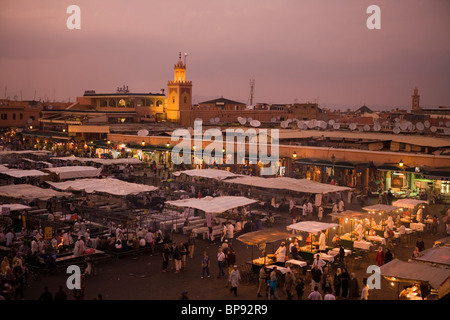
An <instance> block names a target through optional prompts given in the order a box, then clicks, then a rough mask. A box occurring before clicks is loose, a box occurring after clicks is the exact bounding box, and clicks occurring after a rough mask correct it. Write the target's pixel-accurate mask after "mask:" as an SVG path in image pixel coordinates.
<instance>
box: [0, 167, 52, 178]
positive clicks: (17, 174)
mask: <svg viewBox="0 0 450 320" xmlns="http://www.w3.org/2000/svg"><path fill="white" fill-rule="evenodd" d="M0 173H1V174H5V175H8V176H10V177H14V178H24V177H41V176H48V174H47V173H45V172H42V171H39V170H21V169H8V170H2V171H0Z"/></svg>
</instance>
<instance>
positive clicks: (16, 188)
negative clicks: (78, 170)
mask: <svg viewBox="0 0 450 320" xmlns="http://www.w3.org/2000/svg"><path fill="white" fill-rule="evenodd" d="M0 196H1V197H8V198H16V199H24V200H27V201H30V200H33V199H41V200H47V199H50V198H52V197H70V196H72V194H71V193H68V192H58V191H55V190H52V189H44V188H39V187H36V186H33V185H30V184H10V185H7V186H1V187H0Z"/></svg>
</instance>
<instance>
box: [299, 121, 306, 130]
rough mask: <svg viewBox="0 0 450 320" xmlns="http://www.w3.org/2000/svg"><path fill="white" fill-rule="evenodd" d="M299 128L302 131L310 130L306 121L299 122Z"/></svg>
mask: <svg viewBox="0 0 450 320" xmlns="http://www.w3.org/2000/svg"><path fill="white" fill-rule="evenodd" d="M297 127H298V128H299V129H301V130H306V129H308V126H307V125H306V123H305V121H299V122H297Z"/></svg>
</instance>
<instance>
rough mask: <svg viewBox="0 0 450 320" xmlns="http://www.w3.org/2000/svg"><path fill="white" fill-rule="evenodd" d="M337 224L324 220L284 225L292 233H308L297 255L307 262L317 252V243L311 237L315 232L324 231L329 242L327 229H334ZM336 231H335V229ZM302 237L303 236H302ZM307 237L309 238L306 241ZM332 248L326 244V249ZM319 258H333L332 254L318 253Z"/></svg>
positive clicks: (312, 258) (310, 260)
mask: <svg viewBox="0 0 450 320" xmlns="http://www.w3.org/2000/svg"><path fill="white" fill-rule="evenodd" d="M338 226H339V225H338V224H336V223H325V222H317V221H302V222H297V223H294V224H291V225H288V226H287V227H286V229H287V230H291V231H293V232H294V233H296V234H298V233H301V232H305V233H308V234H309V236H308V237H307V240H306V241H305V243H304V245H303V246H302V247H300V248H299V249H300V250H299V252H298V254H299V256H300V257H302V258H303V259H304V260H305V261H307V262H309V263H310V262H312V261H313V260H314V256H315V255H316V254H318V253H319V250H318V246H319V243H318V242H316V241H314V239H313V237H314V235H315V234H318V233H320V232H321V231H326V233H328V243H330V233H329V229H333V230H336V228H337V227H338ZM336 232H337V231H336ZM302 239H303V237H302ZM308 239H310V240H309V241H308ZM329 249H332V248H331V246H329V245H327V249H326V251H328V250H329ZM320 255H321V258H322V259H323V260H329V261H330V262H331V260H334V256H328V255H327V254H325V253H323V252H322V253H320Z"/></svg>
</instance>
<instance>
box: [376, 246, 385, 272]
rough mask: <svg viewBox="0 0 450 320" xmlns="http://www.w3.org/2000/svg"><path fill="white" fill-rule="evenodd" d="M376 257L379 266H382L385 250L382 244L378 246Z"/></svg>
mask: <svg viewBox="0 0 450 320" xmlns="http://www.w3.org/2000/svg"><path fill="white" fill-rule="evenodd" d="M375 259H376V260H377V264H378V266H379V267H381V266H382V265H383V263H384V251H383V248H382V247H381V246H380V247H378V250H377V255H376V256H375Z"/></svg>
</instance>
